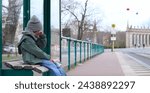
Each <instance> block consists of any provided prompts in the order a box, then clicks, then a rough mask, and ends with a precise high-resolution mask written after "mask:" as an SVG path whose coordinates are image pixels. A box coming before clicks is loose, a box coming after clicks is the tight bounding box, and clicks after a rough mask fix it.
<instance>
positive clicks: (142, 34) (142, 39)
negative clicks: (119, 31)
mask: <svg viewBox="0 0 150 93" xmlns="http://www.w3.org/2000/svg"><path fill="white" fill-rule="evenodd" d="M141 45H143V34H141Z"/></svg>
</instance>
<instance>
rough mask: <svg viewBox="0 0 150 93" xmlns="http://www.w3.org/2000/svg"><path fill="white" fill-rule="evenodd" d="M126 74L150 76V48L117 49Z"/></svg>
mask: <svg viewBox="0 0 150 93" xmlns="http://www.w3.org/2000/svg"><path fill="white" fill-rule="evenodd" d="M115 52H116V54H117V57H118V59H119V62H120V64H121V66H122V69H123V71H124V73H125V74H126V75H139V76H150V48H126V49H116V50H115Z"/></svg>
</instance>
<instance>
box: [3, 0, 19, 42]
mask: <svg viewBox="0 0 150 93" xmlns="http://www.w3.org/2000/svg"><path fill="white" fill-rule="evenodd" d="M8 3H9V4H8V7H7V9H8V14H7V18H6V24H5V28H4V38H3V42H4V45H6V44H13V43H14V40H15V34H16V30H17V26H18V20H19V15H20V12H21V7H22V1H21V0H8Z"/></svg>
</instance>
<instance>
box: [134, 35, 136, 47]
mask: <svg viewBox="0 0 150 93" xmlns="http://www.w3.org/2000/svg"><path fill="white" fill-rule="evenodd" d="M135 44H136V34H134V46H135Z"/></svg>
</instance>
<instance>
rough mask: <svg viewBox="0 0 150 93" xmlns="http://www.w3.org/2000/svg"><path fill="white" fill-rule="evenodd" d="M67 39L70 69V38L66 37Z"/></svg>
mask: <svg viewBox="0 0 150 93" xmlns="http://www.w3.org/2000/svg"><path fill="white" fill-rule="evenodd" d="M67 41H68V70H70V41H71V40H70V39H67Z"/></svg>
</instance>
